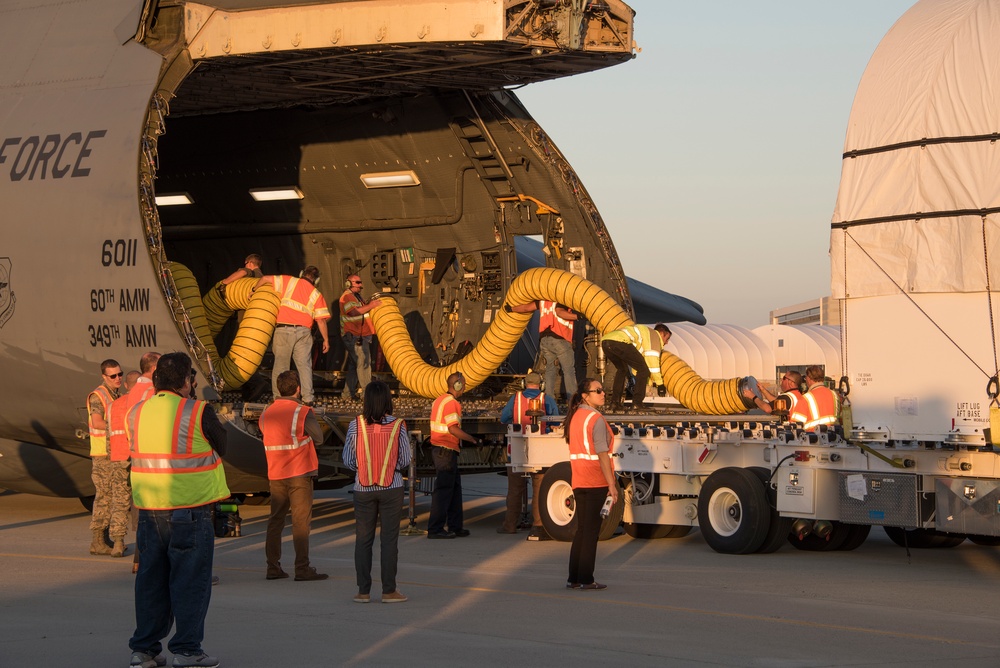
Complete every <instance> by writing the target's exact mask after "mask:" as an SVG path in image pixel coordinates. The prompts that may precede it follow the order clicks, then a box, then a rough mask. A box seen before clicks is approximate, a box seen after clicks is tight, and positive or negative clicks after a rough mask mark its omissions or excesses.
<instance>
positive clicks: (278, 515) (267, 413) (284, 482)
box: [259, 370, 328, 581]
mask: <svg viewBox="0 0 1000 668" xmlns="http://www.w3.org/2000/svg"><path fill="white" fill-rule="evenodd" d="M278 391H279V392H281V396H280V397H278V398H277V399H275V400H274V403H272V404H270V405H269V406H268V407H267V408H265V409H264V412H263V413H261V415H260V421H259V424H260V430H261V433H262V434H263V436H264V438H263V440H264V456H265V457H267V479H268V482H269V485H270V490H271V516H270V517H269V518H268V521H267V537H266V538H265V540H264V556H265V558H266V560H267V575H266V578H267V579H268V580H278V579H281V578H287V577H288V573H286V572H285V571H283V570H282V569H281V532H282V531H283V530H284V528H285V517H286V516H287V515H288V512H289V510H290V511H291V513H292V545H293V546H294V548H295V579H296V580H299V581H303V580H305V581H313V580H325V579H327V577H328V576H327V574H326V573H317V572H316V569H315V568H313V567H312V566H310V564H309V528H310V525H311V524H312V506H313V485H314V481H315V479H316V475H317V473H318V472H319V459H318V457H317V456H316V444H317V443H322V442H323V430H322V429H321V428H320V426H319V422H318V421H317V420H316V414H315V413H313V410H312V408H310V407H309V406H305V405H303V404H302V403H301V402H300V401H299V399H300V398H301V396H302V393H301V387H300V384H299V375H298V374H297V373H296V372H295V371H291V370H289V371H283V372H282V373H281V374H280V375H279V376H278Z"/></svg>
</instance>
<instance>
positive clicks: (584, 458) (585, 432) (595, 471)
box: [569, 406, 615, 487]
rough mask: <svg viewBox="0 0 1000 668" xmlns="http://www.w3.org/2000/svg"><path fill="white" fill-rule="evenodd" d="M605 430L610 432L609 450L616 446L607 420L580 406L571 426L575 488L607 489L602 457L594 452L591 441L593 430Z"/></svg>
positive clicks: (570, 444)
mask: <svg viewBox="0 0 1000 668" xmlns="http://www.w3.org/2000/svg"><path fill="white" fill-rule="evenodd" d="M602 425H603V428H604V429H606V430H607V432H608V450H609V451H610V450H611V446H612V445H613V444H614V440H615V437H614V433H613V432H612V431H611V427H610V426H609V425H608V422H607V420H605V419H604V416H603V415H601V414H600V413H599V412H597V411H595V410H594V409H593V408H590V407H588V406H580V407H579V408H577V409H576V413H575V414H574V415H573V420H572V421H571V422H570V426H569V464H570V467H571V468H572V469H573V478H572V485H573V487H607V485H608V481H607V480H605V479H604V473H603V472H602V471H601V461H600V456H599V455H598V454H597V452H595V451H594V444H593V441H592V439H591V436H592V434H593V430H594V429H595V428H596V429H601V427H602Z"/></svg>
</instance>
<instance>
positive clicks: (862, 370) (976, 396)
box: [847, 293, 1000, 444]
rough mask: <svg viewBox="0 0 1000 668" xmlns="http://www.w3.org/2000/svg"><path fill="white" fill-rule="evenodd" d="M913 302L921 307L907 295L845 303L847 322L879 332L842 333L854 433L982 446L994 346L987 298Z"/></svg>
mask: <svg viewBox="0 0 1000 668" xmlns="http://www.w3.org/2000/svg"><path fill="white" fill-rule="evenodd" d="M915 299H916V300H917V301H918V303H919V306H920V309H917V308H916V307H915V305H914V303H913V301H911V299H910V298H908V297H907V296H905V295H886V296H878V297H868V298H865V299H852V300H851V303H850V306H849V309H850V317H851V319H852V320H855V319H856V320H861V321H864V322H866V323H868V324H869V325H870V326H871V327H872V328H874V329H875V330H876V331H878V330H879V329H881V331H884V332H885V334H884V335H883V336H867V335H865V336H862V335H861V333H859V332H857V331H856V330H854V329H853V328H852V329H851V330H849V331H848V333H847V349H848V360H849V367H848V378H849V380H850V383H851V394H850V399H851V404H852V409H853V412H854V428H855V431H856V432H861V433H864V434H865V435H866V437H868V438H878V437H880V436H881V437H884V438H888V439H893V440H902V441H906V440H918V441H942V440H944V441H948V442H953V443H979V444H981V443H983V442H984V438H983V430H984V429H985V428H986V427H988V426H989V398H988V396H987V395H986V386H987V383H988V381H989V378H990V376H992V375H993V373H994V372H993V371H992V369H993V366H994V357H993V348H994V345H995V343H996V342H995V341H994V340H993V337H992V334H991V328H990V312H989V305H988V302H987V296H986V294H985V293H963V294H959V293H953V294H940V295H939V294H923V295H918V296H916V297H915ZM993 306H994V309H997V308H998V307H1000V304H994V305H993ZM998 315H1000V314H998V313H996V312H995V313H994V318H997V316H998ZM996 321H997V322H1000V318H997V320H996ZM942 330H943V331H942Z"/></svg>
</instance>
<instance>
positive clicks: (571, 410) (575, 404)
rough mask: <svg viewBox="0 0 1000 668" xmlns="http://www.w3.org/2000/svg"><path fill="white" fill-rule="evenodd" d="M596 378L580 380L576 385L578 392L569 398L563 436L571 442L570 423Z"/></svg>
mask: <svg viewBox="0 0 1000 668" xmlns="http://www.w3.org/2000/svg"><path fill="white" fill-rule="evenodd" d="M595 380H597V379H596V378H584V379H583V380H581V381H580V383H579V385H577V387H576V393H575V394H574V395H573V396H572V398H571V399H570V400H569V407H568V408H567V409H566V419H565V420H564V421H563V438H565V439H566V442H567V443H569V435H570V429H569V425H570V423H571V422H572V421H573V415H574V414H575V413H576V409H578V408H579V407H580V404H582V403H583V394H584V392H586V391H587V389H588V388H589V387H590V384H591V383H593V382H594V381H595Z"/></svg>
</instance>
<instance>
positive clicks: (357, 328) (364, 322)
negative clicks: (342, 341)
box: [340, 290, 375, 336]
mask: <svg viewBox="0 0 1000 668" xmlns="http://www.w3.org/2000/svg"><path fill="white" fill-rule="evenodd" d="M364 305H365V302H364V300H362V299H361V297H360V296H359V295H356V294H354V292H352V291H351V290H345V291H344V294H342V295H340V331H341V333H343V334H354V335H355V336H371V335H372V334H374V333H375V328H374V327H372V323H371V318H370V317H369V316H368V314H367V313H363V314H362V315H348V314H347V312H348V311H353V310H354V309H356V308H358V307H361V306H364Z"/></svg>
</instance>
